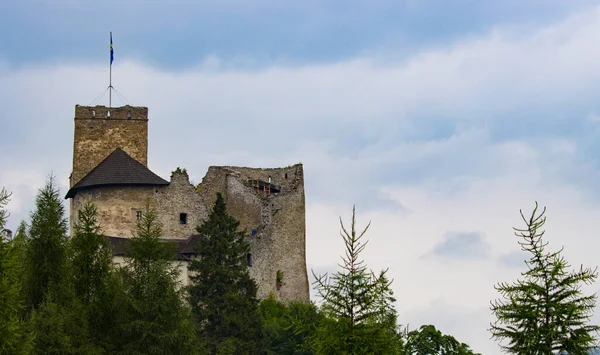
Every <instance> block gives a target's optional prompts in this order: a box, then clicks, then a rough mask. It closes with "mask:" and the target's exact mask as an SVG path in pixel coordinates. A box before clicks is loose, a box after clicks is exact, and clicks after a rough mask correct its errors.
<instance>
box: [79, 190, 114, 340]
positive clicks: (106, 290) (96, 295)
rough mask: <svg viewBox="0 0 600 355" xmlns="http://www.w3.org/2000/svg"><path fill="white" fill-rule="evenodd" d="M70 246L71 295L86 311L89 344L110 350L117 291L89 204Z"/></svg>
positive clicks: (103, 240)
mask: <svg viewBox="0 0 600 355" xmlns="http://www.w3.org/2000/svg"><path fill="white" fill-rule="evenodd" d="M69 244H70V255H71V257H70V261H71V272H72V284H73V291H74V296H75V297H76V298H77V299H78V300H79V301H81V303H82V307H83V308H84V309H85V311H86V312H85V313H86V317H87V322H88V328H89V330H90V336H91V337H92V341H93V342H94V343H95V344H97V345H98V346H101V347H103V348H107V349H111V344H112V338H113V337H112V335H113V332H114V330H115V328H116V326H117V322H118V319H119V317H118V315H119V314H120V313H121V309H120V307H119V304H118V301H119V298H118V296H119V293H120V290H118V289H117V287H116V286H117V285H116V283H117V280H116V279H115V278H116V276H115V273H114V270H113V261H112V250H111V247H110V245H109V243H108V238H107V237H106V236H104V235H103V233H102V229H101V226H100V224H99V223H98V209H97V207H96V206H95V205H94V204H93V203H92V202H91V201H88V202H86V203H85V204H84V205H83V207H82V208H81V209H80V210H79V213H78V221H77V223H75V225H74V233H73V237H72V238H71V240H70V243H69Z"/></svg>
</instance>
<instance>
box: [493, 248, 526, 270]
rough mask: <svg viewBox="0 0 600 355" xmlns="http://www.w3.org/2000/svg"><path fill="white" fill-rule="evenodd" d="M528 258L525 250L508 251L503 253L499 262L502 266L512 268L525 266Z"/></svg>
mask: <svg viewBox="0 0 600 355" xmlns="http://www.w3.org/2000/svg"><path fill="white" fill-rule="evenodd" d="M526 259H527V254H526V253H525V252H522V251H520V252H517V251H514V252H511V253H506V254H503V255H501V256H500V257H499V258H498V262H499V263H500V264H501V265H502V266H507V267H510V268H524V267H526V266H525V260H526Z"/></svg>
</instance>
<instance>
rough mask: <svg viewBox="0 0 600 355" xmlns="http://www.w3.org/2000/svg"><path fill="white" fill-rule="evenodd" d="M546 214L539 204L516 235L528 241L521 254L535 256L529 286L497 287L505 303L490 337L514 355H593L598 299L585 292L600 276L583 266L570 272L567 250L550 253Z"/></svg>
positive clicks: (496, 306)
mask: <svg viewBox="0 0 600 355" xmlns="http://www.w3.org/2000/svg"><path fill="white" fill-rule="evenodd" d="M545 212H546V208H544V209H543V210H542V212H541V213H539V214H538V204H537V202H536V204H535V209H534V210H533V213H532V214H531V217H530V218H529V219H528V218H526V217H525V216H524V215H523V212H522V211H521V217H522V218H523V221H524V222H525V224H526V228H525V229H517V228H514V229H515V231H516V233H515V234H516V235H517V236H518V237H520V238H521V239H522V240H521V241H519V244H520V245H521V249H522V250H523V251H525V252H528V253H530V254H531V257H530V259H529V260H528V261H526V265H527V267H528V270H527V271H526V272H524V273H523V274H522V275H523V276H524V280H518V281H517V282H515V283H512V284H508V283H500V284H498V285H497V286H496V290H497V291H499V292H500V294H501V295H502V296H503V298H504V300H496V301H495V302H492V308H491V309H492V312H493V313H494V315H495V316H496V321H495V323H493V324H491V329H490V331H491V333H492V337H493V338H495V339H497V340H508V345H503V346H502V348H503V349H504V350H505V351H506V352H508V353H512V354H531V355H537V354H540V355H550V354H555V353H559V354H569V355H576V354H588V352H589V351H590V349H591V348H593V347H594V346H595V343H596V337H595V334H597V332H598V330H599V329H600V328H599V327H598V326H596V325H590V324H588V323H589V321H590V318H591V315H592V312H593V310H594V307H595V304H596V296H595V295H589V296H585V295H583V294H582V292H581V290H580V288H581V286H582V284H591V283H592V282H593V281H594V280H595V279H596V278H597V276H598V274H597V270H591V269H584V268H583V266H582V267H581V268H580V269H579V270H576V271H569V270H567V269H568V268H570V266H569V264H568V263H567V261H566V260H565V259H564V257H562V256H561V252H562V250H563V249H562V248H561V249H560V250H558V251H556V252H549V251H547V250H546V246H547V245H548V242H546V241H545V240H544V239H543V238H542V237H543V235H544V233H545V232H544V231H541V228H542V227H543V225H544V223H545V222H546V217H545V216H544V213H545Z"/></svg>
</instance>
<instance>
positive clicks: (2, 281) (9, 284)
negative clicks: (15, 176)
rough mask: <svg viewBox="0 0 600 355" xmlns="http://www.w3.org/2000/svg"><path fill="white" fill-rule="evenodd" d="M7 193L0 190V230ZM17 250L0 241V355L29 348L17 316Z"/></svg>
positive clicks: (20, 305)
mask: <svg viewBox="0 0 600 355" xmlns="http://www.w3.org/2000/svg"><path fill="white" fill-rule="evenodd" d="M9 200H10V194H9V193H8V192H6V190H5V189H2V190H0V231H2V230H3V228H4V226H5V223H6V219H7V217H8V213H6V210H5V209H4V206H6V205H7V204H8V202H9ZM18 252H19V249H18V248H16V246H15V243H14V241H11V240H5V239H3V238H0V339H1V340H0V354H24V353H27V352H28V350H29V348H30V346H31V342H30V341H31V336H30V333H29V332H28V331H27V328H26V323H25V322H23V320H22V319H21V317H20V313H21V311H22V309H23V301H22V299H21V293H20V290H21V283H20V273H19V271H20V269H19V267H18V262H19V259H18V257H19V255H18Z"/></svg>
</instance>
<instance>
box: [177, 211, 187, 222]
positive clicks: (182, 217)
mask: <svg viewBox="0 0 600 355" xmlns="http://www.w3.org/2000/svg"><path fill="white" fill-rule="evenodd" d="M179 224H187V213H180V214H179Z"/></svg>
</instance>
